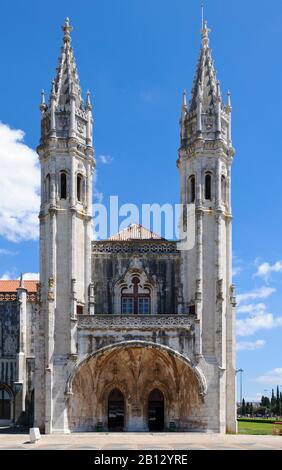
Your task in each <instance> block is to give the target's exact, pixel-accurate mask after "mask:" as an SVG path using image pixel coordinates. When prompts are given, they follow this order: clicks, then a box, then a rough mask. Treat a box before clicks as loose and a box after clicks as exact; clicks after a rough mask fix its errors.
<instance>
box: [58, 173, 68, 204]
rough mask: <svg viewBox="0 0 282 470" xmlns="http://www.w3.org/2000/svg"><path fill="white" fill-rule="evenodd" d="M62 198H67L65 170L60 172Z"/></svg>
mask: <svg viewBox="0 0 282 470" xmlns="http://www.w3.org/2000/svg"><path fill="white" fill-rule="evenodd" d="M60 199H67V175H66V173H65V172H64V171H62V172H61V173H60Z"/></svg>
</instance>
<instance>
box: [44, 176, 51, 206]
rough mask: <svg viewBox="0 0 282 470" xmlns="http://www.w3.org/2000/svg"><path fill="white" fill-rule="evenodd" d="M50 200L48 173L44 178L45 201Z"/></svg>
mask: <svg viewBox="0 0 282 470" xmlns="http://www.w3.org/2000/svg"><path fill="white" fill-rule="evenodd" d="M49 201H50V175H49V173H48V175H47V176H46V178H45V202H49Z"/></svg>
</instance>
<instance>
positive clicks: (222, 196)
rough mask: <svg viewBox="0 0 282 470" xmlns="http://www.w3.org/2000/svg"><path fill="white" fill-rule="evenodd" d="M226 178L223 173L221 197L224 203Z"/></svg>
mask: <svg viewBox="0 0 282 470" xmlns="http://www.w3.org/2000/svg"><path fill="white" fill-rule="evenodd" d="M226 196H227V194H226V178H225V176H224V175H222V176H221V199H222V202H224V204H226Z"/></svg>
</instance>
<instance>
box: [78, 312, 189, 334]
mask: <svg viewBox="0 0 282 470" xmlns="http://www.w3.org/2000/svg"><path fill="white" fill-rule="evenodd" d="M192 323H193V322H192V321H191V320H190V319H189V318H188V316H187V315H178V314H175V315H114V314H113V315H99V314H98V315H97V314H96V315H80V316H79V317H78V328H80V329H84V328H101V329H104V328H105V329H108V328H114V329H117V328H122V329H130V330H131V329H133V328H165V329H169V328H183V329H186V330H190V329H191V327H192Z"/></svg>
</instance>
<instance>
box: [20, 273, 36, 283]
mask: <svg viewBox="0 0 282 470" xmlns="http://www.w3.org/2000/svg"><path fill="white" fill-rule="evenodd" d="M18 279H20V277H18ZM23 279H24V280H25V279H26V280H27V281H39V273H24V274H23Z"/></svg>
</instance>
